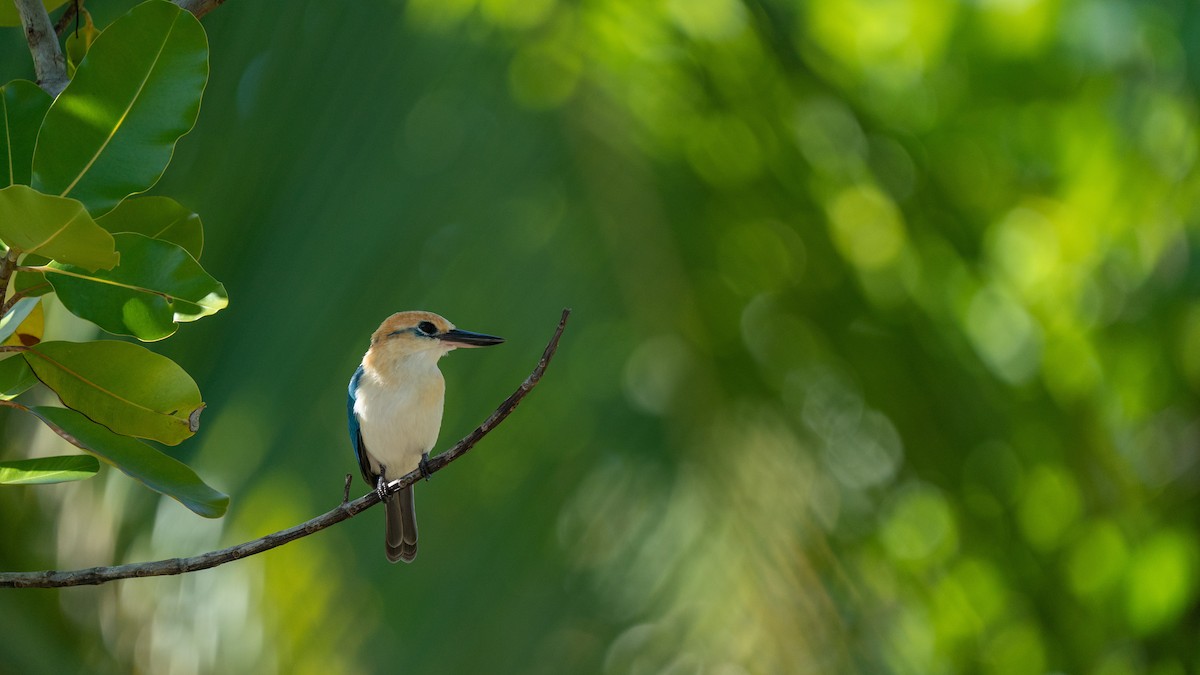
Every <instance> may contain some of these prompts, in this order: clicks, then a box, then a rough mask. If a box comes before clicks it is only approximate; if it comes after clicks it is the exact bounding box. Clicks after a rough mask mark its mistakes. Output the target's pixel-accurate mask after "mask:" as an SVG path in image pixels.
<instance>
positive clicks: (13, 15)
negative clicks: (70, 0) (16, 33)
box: [0, 0, 67, 26]
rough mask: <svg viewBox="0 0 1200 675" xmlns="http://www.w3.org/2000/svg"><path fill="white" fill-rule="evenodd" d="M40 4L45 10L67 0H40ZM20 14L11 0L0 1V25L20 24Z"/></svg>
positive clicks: (58, 5) (65, 2)
mask: <svg viewBox="0 0 1200 675" xmlns="http://www.w3.org/2000/svg"><path fill="white" fill-rule="evenodd" d="M42 4H43V5H45V6H46V11H47V12H49V11H50V10H52V9H56V8H58V7H61V6H62V5H65V4H67V0H42ZM20 25H21V15H20V14H18V13H17V6H16V5H14V4H13V3H12V0H7V1H6V2H0V26H20Z"/></svg>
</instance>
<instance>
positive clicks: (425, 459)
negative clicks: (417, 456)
mask: <svg viewBox="0 0 1200 675" xmlns="http://www.w3.org/2000/svg"><path fill="white" fill-rule="evenodd" d="M417 468H418V469H420V470H421V476H422V477H423V478H425V480H426V482H428V481H429V477H430V476H432V475H433V472H432V471H430V470H429V453H428V452H425V453H422V454H421V462H420V463H419V464H417Z"/></svg>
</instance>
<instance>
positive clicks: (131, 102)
mask: <svg viewBox="0 0 1200 675" xmlns="http://www.w3.org/2000/svg"><path fill="white" fill-rule="evenodd" d="M207 81H208V39H207V38H206V37H205V35H204V29H203V28H201V27H200V22H199V21H197V20H196V17H194V16H192V15H191V13H189V12H185V11H183V10H181V9H179V8H178V7H176V6H175V5H173V4H171V3H169V2H164V1H163V0H149V2H145V3H142V4H140V5H138V6H136V7H134V8H133V9H132V10H130V11H129V13H128V14H126V15H125V16H123V17H121V18H119V19H117V20H116V21H114V22H113V23H112V25H110V26H109V27H108V28H106V29H105V30H104V32H102V33H101V34H100V37H98V38H96V42H95V43H94V44H93V45H92V47H91V49H89V50H88V53H87V56H86V57H84V59H83V62H82V63H80V64H79V69H78V70H77V71H76V72H75V77H74V78H72V80H71V83H70V84H68V85H67V88H66V89H64V90H63V92H62V93H61V94H59V96H58V98H57V99H55V101H54V104H53V105H51V106H50V110H49V111H48V112H47V113H46V119H45V121H44V122H42V130H41V133H40V134H39V136H38V142H37V148H36V150H34V153H33V186H34V187H36V188H38V189H40V190H42V191H43V192H46V193H50V194H56V195H62V196H70V197H74V198H75V199H78V200H79V201H81V202H83V203H84V204H86V205H87V208H88V210H89V211H91V212H92V214H93V215H97V216H98V215H101V214H102V213H104V212H106V211H108V210H109V209H111V208H112V207H114V206H116V204H117V202H119V201H121V200H122V199H124V198H125V197H127V196H128V195H131V194H134V193H136V192H142V191H143V190H146V189H148V188H149V187H150V186H152V185H154V183H156V182H157V181H158V179H159V177H160V176H161V175H162V173H163V170H165V169H166V167H167V164H168V163H169V162H170V161H171V153H172V152H174V149H175V142H176V141H177V140H179V137H181V136H183V135H184V134H186V133H187V132H188V131H189V130H191V128H192V125H193V124H195V122H196V115H197V114H198V113H199V111H200V97H201V95H202V94H203V92H204V85H205V83H206V82H207Z"/></svg>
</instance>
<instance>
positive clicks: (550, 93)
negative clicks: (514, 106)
mask: <svg viewBox="0 0 1200 675" xmlns="http://www.w3.org/2000/svg"><path fill="white" fill-rule="evenodd" d="M582 70H583V64H582V62H581V61H580V56H579V53H578V52H576V51H575V50H573V49H568V48H567V47H566V46H564V45H559V44H556V43H555V42H552V41H543V42H537V43H533V44H530V45H527V46H525V47H522V48H521V49H520V50H518V51H517V53H516V55H515V56H513V59H512V62H511V63H509V66H508V84H509V89H510V90H511V91H512V94H513V98H514V99H515V100H516V101H517V103H520V104H521V105H523V106H525V107H527V108H532V109H534V110H542V109H547V108H555V107H558V106H560V105H562V104H563V103H564V102H566V100H567V99H569V98H570V97H571V94H573V93H574V92H575V87H576V86H577V85H578V84H579V76H580V73H581V72H582Z"/></svg>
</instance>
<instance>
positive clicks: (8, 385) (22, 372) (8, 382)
mask: <svg viewBox="0 0 1200 675" xmlns="http://www.w3.org/2000/svg"><path fill="white" fill-rule="evenodd" d="M37 381H38V380H37V376H36V375H34V374H33V371H32V370H30V368H29V363H27V362H26V361H25V359H23V358H21V357H20V356H16V355H13V356H9V357H8V358H6V359H3V360H0V401H10V400H12V399H14V398H16V397H18V396H20V395H21V394H24V393H25V392H26V391H28V390H29V388H30V387H32V386H33V385H35V384H37Z"/></svg>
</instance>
